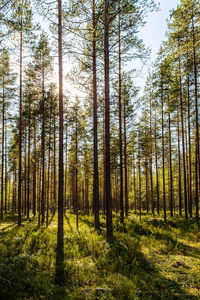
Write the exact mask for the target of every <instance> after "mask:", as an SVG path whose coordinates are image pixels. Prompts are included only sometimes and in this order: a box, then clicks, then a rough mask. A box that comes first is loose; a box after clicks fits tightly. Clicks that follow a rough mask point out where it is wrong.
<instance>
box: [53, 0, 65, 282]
mask: <svg viewBox="0 0 200 300" xmlns="http://www.w3.org/2000/svg"><path fill="white" fill-rule="evenodd" d="M58 66H59V183H58V231H57V252H56V278H55V279H56V282H57V283H58V284H60V285H62V284H63V283H64V264H63V261H64V243H63V183H64V170H63V69H62V1H61V0H58Z"/></svg>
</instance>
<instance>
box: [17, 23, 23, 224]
mask: <svg viewBox="0 0 200 300" xmlns="http://www.w3.org/2000/svg"><path fill="white" fill-rule="evenodd" d="M19 84H20V95H19V99H20V100H19V172H18V226H21V180H22V28H21V32H20V83H19Z"/></svg>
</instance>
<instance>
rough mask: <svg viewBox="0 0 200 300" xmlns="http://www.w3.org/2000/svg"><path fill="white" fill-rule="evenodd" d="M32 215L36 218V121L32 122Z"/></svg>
mask: <svg viewBox="0 0 200 300" xmlns="http://www.w3.org/2000/svg"><path fill="white" fill-rule="evenodd" d="M33 151H34V154H33V155H34V162H33V215H34V217H35V216H36V120H34V150H33Z"/></svg>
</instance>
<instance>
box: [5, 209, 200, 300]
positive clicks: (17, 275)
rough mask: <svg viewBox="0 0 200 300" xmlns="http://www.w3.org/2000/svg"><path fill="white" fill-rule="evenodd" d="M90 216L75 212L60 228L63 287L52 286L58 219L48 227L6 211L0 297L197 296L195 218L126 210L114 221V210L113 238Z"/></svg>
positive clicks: (199, 262) (199, 268) (199, 249)
mask: <svg viewBox="0 0 200 300" xmlns="http://www.w3.org/2000/svg"><path fill="white" fill-rule="evenodd" d="M100 222H101V229H100V232H98V233H97V232H96V231H95V230H94V228H93V216H91V215H89V216H88V215H85V214H80V216H79V230H78V231H77V230H76V225H75V224H76V220H75V216H74V215H73V214H70V213H67V215H66V217H65V225H64V261H63V265H64V284H63V285H62V286H59V285H57V284H55V264H56V246H57V216H55V217H54V218H53V219H52V220H51V223H50V224H49V226H48V228H46V227H45V226H41V227H40V228H38V226H37V219H36V218H35V219H34V218H33V217H32V218H30V219H29V220H27V219H24V220H23V223H22V224H23V225H22V226H21V227H18V226H17V216H16V215H12V214H7V215H6V216H5V218H4V221H2V222H1V223H0V299H2V300H4V299H5V300H9V299H14V300H15V299H16V300H25V299H27V300H28V299H29V300H32V299H47V300H51V299H52V300H53V299H54V300H55V299H58V300H62V299H106V300H107V299H124V300H128V299H181V300H182V299H199V298H200V292H199V291H200V275H199V274H200V230H199V229H200V224H199V223H198V222H197V221H196V220H193V219H191V220H188V221H186V220H184V219H183V218H178V217H176V218H168V222H167V224H165V223H164V222H163V220H162V219H160V218H157V219H154V218H152V217H151V216H150V215H146V216H144V215H143V216H142V222H140V221H139V218H138V216H137V215H134V214H133V213H131V214H130V215H129V217H128V218H126V219H125V224H124V225H123V224H120V222H119V217H118V216H116V215H114V218H113V227H114V242H113V244H108V243H107V242H106V230H105V228H106V223H105V217H104V216H101V218H100Z"/></svg>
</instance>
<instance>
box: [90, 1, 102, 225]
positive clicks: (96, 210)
mask: <svg viewBox="0 0 200 300" xmlns="http://www.w3.org/2000/svg"><path fill="white" fill-rule="evenodd" d="M92 6H93V7H92V18H93V40H92V44H93V114H94V116H93V118H94V120H93V124H94V125H93V126H94V153H93V155H94V175H93V208H94V220H95V221H94V225H95V229H97V230H98V229H100V224H99V171H98V137H97V82H96V15H95V0H93V1H92Z"/></svg>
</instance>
